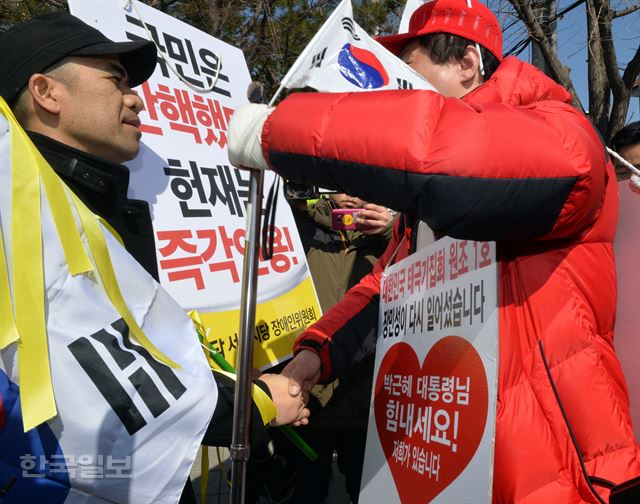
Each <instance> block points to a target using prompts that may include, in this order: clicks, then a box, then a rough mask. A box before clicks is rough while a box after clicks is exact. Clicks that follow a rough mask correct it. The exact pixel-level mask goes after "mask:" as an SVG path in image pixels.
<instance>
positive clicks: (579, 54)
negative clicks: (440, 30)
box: [501, 0, 640, 122]
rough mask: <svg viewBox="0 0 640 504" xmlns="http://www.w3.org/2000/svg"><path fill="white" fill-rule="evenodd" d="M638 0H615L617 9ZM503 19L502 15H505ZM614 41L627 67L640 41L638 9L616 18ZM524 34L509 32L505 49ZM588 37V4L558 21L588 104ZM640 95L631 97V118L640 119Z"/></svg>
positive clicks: (562, 49) (563, 0)
mask: <svg viewBox="0 0 640 504" xmlns="http://www.w3.org/2000/svg"><path fill="white" fill-rule="evenodd" d="M636 2H637V0H633V1H632V0H612V2H611V4H612V6H613V8H614V9H621V8H623V7H624V6H627V5H630V4H632V3H636ZM572 3H573V0H571V1H569V0H559V2H558V9H559V10H562V8H563V7H565V6H567V5H569V4H572ZM501 21H502V19H501ZM613 33H614V41H615V46H616V52H617V58H618V66H619V67H620V68H621V69H624V67H625V66H626V64H627V62H628V61H629V60H630V59H631V58H632V57H633V55H634V53H635V51H636V49H637V48H638V46H639V45H640V12H639V11H636V12H635V13H633V14H629V15H627V16H625V17H622V18H618V19H616V20H614V26H613ZM523 36H524V32H523V30H522V28H517V29H516V28H515V27H514V28H513V29H511V30H508V31H507V32H506V33H505V50H506V49H509V48H510V47H512V46H513V45H514V43H515V42H516V41H517V40H519V39H521V38H522V37H523ZM586 44H587V38H586V14H585V8H584V5H580V6H578V7H576V8H575V9H573V10H572V11H571V12H569V13H567V14H566V15H565V17H564V18H563V19H562V20H560V21H559V23H558V53H559V55H560V58H561V60H562V61H563V63H564V64H566V65H568V66H569V67H570V68H571V78H572V80H573V84H574V86H575V87H576V91H577V93H578V96H579V97H580V100H581V101H582V103H583V105H584V106H585V107H587V106H588V103H589V102H588V94H589V93H588V83H587V49H586ZM520 58H522V59H524V60H527V61H530V58H531V51H530V48H527V49H526V50H525V51H523V52H522V53H521V54H520ZM639 100H640V99H639V98H638V97H634V98H631V103H630V105H629V112H628V114H627V122H631V121H638V120H640V101H639Z"/></svg>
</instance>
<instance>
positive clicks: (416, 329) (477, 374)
mask: <svg viewBox="0 0 640 504" xmlns="http://www.w3.org/2000/svg"><path fill="white" fill-rule="evenodd" d="M497 290H498V286H497V264H496V259H495V243H487V242H473V241H468V240H454V239H451V238H443V239H441V240H438V241H437V242H436V243H434V244H432V245H430V246H428V247H425V248H424V249H422V250H420V251H418V252H416V253H415V254H413V255H411V256H410V257H408V258H406V259H404V260H402V261H400V262H398V263H397V264H394V265H393V266H391V267H390V268H389V269H388V270H387V271H386V272H385V274H384V275H383V278H382V283H381V291H380V312H379V319H378V343H377V347H376V365H375V372H374V389H373V394H372V400H371V414H370V416H369V429H368V435H367V445H366V454H365V464H364V469H363V477H362V488H361V492H360V501H359V502H361V503H363V504H374V503H380V504H382V503H384V504H389V503H392V502H398V503H402V504H423V503H426V502H446V503H457V502H460V503H462V502H491V487H492V477H493V447H494V438H495V410H496V396H497V371H498V368H497V362H498V296H497Z"/></svg>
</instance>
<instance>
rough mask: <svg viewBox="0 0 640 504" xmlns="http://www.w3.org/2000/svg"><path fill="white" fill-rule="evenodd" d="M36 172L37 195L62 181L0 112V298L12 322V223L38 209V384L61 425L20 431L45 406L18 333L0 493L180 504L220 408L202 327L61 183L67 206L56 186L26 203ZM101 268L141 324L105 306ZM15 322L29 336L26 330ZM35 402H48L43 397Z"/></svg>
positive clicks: (7, 357) (15, 258)
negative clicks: (80, 264) (139, 336)
mask: <svg viewBox="0 0 640 504" xmlns="http://www.w3.org/2000/svg"><path fill="white" fill-rule="evenodd" d="M33 169H35V170H38V171H39V173H40V176H41V177H39V176H38V175H37V174H36V175H35V177H32V176H30V177H29V180H31V181H35V182H36V184H39V183H40V182H38V180H39V179H41V180H45V178H46V177H49V178H48V181H49V182H51V180H53V179H52V178H51V177H56V176H55V174H53V172H52V170H51V168H50V167H49V166H48V165H46V162H45V161H44V160H43V159H42V157H41V156H40V154H39V152H38V151H37V150H36V148H35V147H34V146H33V145H32V144H31V142H30V141H29V139H28V137H27V136H26V135H25V133H24V132H23V131H22V130H21V129H20V127H19V126H18V124H17V122H16V121H15V118H13V116H12V115H11V113H10V112H9V110H8V107H6V105H5V104H4V102H3V101H2V100H0V225H1V227H0V238H1V240H0V242H1V243H0V249H1V251H2V252H3V254H2V255H3V256H5V257H6V259H4V258H3V261H2V264H0V292H3V293H4V294H2V295H3V296H4V304H5V306H6V305H7V304H8V305H9V310H11V307H12V305H14V306H18V304H19V302H20V300H19V299H18V296H17V295H16V292H17V291H16V289H15V288H14V289H13V293H9V291H8V290H7V289H6V288H7V281H8V279H11V278H13V279H14V280H16V271H15V270H16V268H18V269H19V268H20V265H19V262H20V260H21V257H20V255H21V254H20V252H21V251H20V249H16V243H17V242H18V240H17V239H16V236H17V235H16V233H12V232H11V230H12V227H15V220H14V219H13V217H14V216H15V215H14V214H15V213H16V209H17V208H25V207H28V206H29V205H30V204H31V203H34V207H35V208H36V209H37V208H39V209H41V219H38V220H41V222H38V223H36V222H33V221H32V222H29V223H28V226H25V227H28V228H29V229H32V230H34V232H35V233H36V234H37V236H39V237H41V238H42V246H41V248H40V247H37V251H36V252H37V253H38V254H40V253H41V254H42V264H41V267H40V268H33V269H39V270H40V271H41V272H42V273H43V275H41V276H40V277H39V278H40V280H41V282H40V284H41V292H42V293H43V294H44V296H43V297H44V299H39V303H35V304H36V305H37V304H39V306H35V305H34V306H33V307H32V312H33V314H34V317H35V316H36V315H37V312H38V311H40V312H42V313H43V314H44V317H43V321H44V325H45V329H46V330H45V336H46V337H45V338H44V339H43V340H42V341H41V343H42V344H41V345H40V347H39V348H37V349H36V354H37V355H36V356H42V357H43V358H44V359H45V362H48V363H50V366H51V371H50V373H49V372H48V370H43V369H41V368H38V369H35V370H34V371H35V372H34V373H33V374H39V375H40V374H41V375H43V380H42V382H39V383H45V384H46V382H47V381H48V383H51V384H52V392H53V398H55V410H53V411H52V414H53V415H54V416H53V417H52V418H51V417H50V419H49V420H47V421H44V422H37V424H38V425H37V426H36V427H27V429H28V430H27V431H26V432H25V431H24V428H23V425H25V423H24V422H23V419H24V418H25V417H26V416H29V415H28V412H29V411H31V410H34V409H36V410H37V409H38V405H39V403H41V402H42V397H41V396H38V397H34V396H33V395H32V396H31V397H29V387H28V385H29V381H30V380H32V379H33V378H34V377H33V376H32V375H31V371H29V373H26V374H25V369H30V368H29V367H28V364H29V361H28V359H27V356H26V355H27V354H25V349H27V348H28V345H29V344H30V341H31V340H33V335H32V334H28V333H25V332H20V334H19V338H20V340H19V341H15V340H13V341H12V338H7V337H5V338H4V339H2V336H4V335H3V334H0V343H2V344H0V347H1V348H0V488H5V487H6V488H7V489H8V492H7V494H6V496H2V495H0V500H1V501H2V502H3V503H4V504H9V503H27V502H29V503H31V502H34V503H35V502H47V503H49V504H58V503H60V504H62V503H65V504H67V503H89V502H91V503H106V502H131V503H136V504H143V503H175V502H177V501H178V499H179V497H180V494H181V492H182V489H183V487H184V484H185V481H186V478H187V476H188V474H189V471H190V468H191V465H192V463H193V460H194V458H195V455H196V452H197V449H198V446H199V444H200V441H201V439H202V436H203V435H204V432H205V430H206V428H207V426H208V424H209V421H210V419H211V416H212V414H213V410H214V408H215V404H216V400H217V388H216V387H215V382H214V380H213V376H212V374H211V371H210V369H209V366H208V364H207V362H206V359H205V356H204V354H203V352H202V350H201V348H200V345H199V342H198V339H197V335H196V332H195V329H194V326H193V324H192V323H191V321H190V319H189V318H188V317H187V316H186V314H185V313H184V310H182V309H181V308H180V307H179V306H178V305H177V304H176V303H175V302H174V301H173V300H172V299H171V298H170V297H169V295H168V294H167V293H166V292H165V291H164V290H163V288H162V287H161V286H160V285H158V283H157V282H155V281H154V280H153V279H152V278H151V277H150V276H149V274H148V273H146V271H144V270H143V269H142V267H141V266H140V265H139V264H138V263H137V262H136V261H135V259H133V257H131V256H130V255H129V254H128V252H127V251H126V250H125V249H124V248H123V247H122V245H120V243H118V241H117V240H116V239H115V238H114V237H113V236H112V235H111V233H109V232H108V231H106V230H105V228H104V227H102V226H101V225H100V224H99V223H98V222H97V221H96V220H95V216H93V215H92V214H90V213H89V212H88V210H87V209H86V207H84V206H83V205H75V206H71V205H70V201H69V200H68V197H69V196H70V193H69V192H68V190H67V189H66V188H64V186H62V184H61V183H60V182H59V180H58V179H57V178H56V179H55V180H58V181H57V182H56V183H57V184H60V185H58V186H57V187H58V188H59V189H61V190H62V192H61V193H60V192H58V193H57V194H58V196H62V198H58V199H56V198H55V194H54V191H52V190H50V189H51V188H52V187H53V186H51V185H49V186H47V185H46V183H47V182H43V184H44V185H43V186H42V189H43V190H42V191H40V197H39V198H37V199H36V200H35V202H33V201H30V199H29V198H25V196H28V194H25V191H24V190H23V189H22V188H21V186H20V184H17V185H16V184H15V183H13V182H15V180H18V179H19V178H20V172H24V171H29V170H33ZM45 172H46V173H45ZM23 182H26V181H24V180H23ZM12 185H13V186H14V187H13V191H12ZM53 188H55V187H53ZM64 205H67V207H66V208H68V209H69V210H70V211H71V212H72V213H68V214H66V215H67V216H68V217H71V219H72V220H71V221H68V223H71V227H72V228H73V227H77V228H78V229H77V232H78V233H79V236H78V238H79V239H78V241H77V242H75V243H76V245H78V246H79V247H82V248H83V249H85V250H86V252H87V254H88V256H90V257H91V263H93V264H94V267H93V268H91V265H90V263H89V271H87V272H85V273H76V274H71V273H70V270H69V269H70V266H69V264H70V263H69V257H71V256H72V255H73V253H74V252H75V253H76V255H75V259H76V260H77V259H78V251H79V250H80V249H79V248H77V247H76V248H75V249H74V244H73V243H71V241H72V240H71V241H70V240H67V241H66V243H64V242H65V240H63V239H62V238H61V236H62V235H65V236H66V238H71V237H72V233H73V232H76V229H71V230H70V229H69V226H67V227H66V228H65V231H63V232H62V235H61V229H60V228H59V227H58V224H59V222H58V221H57V220H56V219H57V218H64V214H65V211H64V208H62V207H64ZM73 208H75V209H76V210H73ZM61 210H63V211H61ZM56 212H57V213H56ZM56 216H57V217H56ZM83 218H85V219H86V218H90V219H93V223H92V225H91V226H89V227H85V224H86V223H87V222H88V221H86V220H82V219H83ZM78 219H80V220H78ZM74 221H75V222H76V226H73V222H74ZM80 222H82V226H81V225H80ZM70 231H71V232H70ZM96 238H97V239H98V241H99V242H100V243H101V244H102V245H104V246H102V245H101V247H99V248H97V249H96V248H91V249H90V250H89V249H88V246H87V245H86V244H87V243H91V240H92V239H96ZM2 243H4V245H6V247H4V246H2ZM89 246H91V245H89ZM31 248H36V247H31ZM70 251H71V252H70ZM106 251H108V253H106ZM23 252H27V250H23ZM80 255H81V254H80ZM98 255H102V258H103V259H105V260H106V259H107V258H108V262H109V265H110V267H109V269H112V271H113V273H114V275H115V281H116V282H117V284H118V292H119V293H121V297H122V298H123V299H124V301H125V302H126V305H127V306H128V310H129V311H128V312H127V313H128V314H130V315H131V316H132V318H129V323H127V322H126V321H125V318H126V317H125V318H123V315H121V313H120V312H119V310H118V309H116V308H115V306H114V305H113V303H112V301H111V299H110V298H109V294H108V288H107V287H106V285H107V280H106V277H105V278H103V276H102V275H103V274H102V273H100V269H99V268H98V267H97V266H95V265H96V264H97V262H98V259H97V256H98ZM5 266H6V269H5ZM36 283H37V282H34V284H33V285H32V286H31V287H32V288H34V290H35V287H37V285H36ZM13 286H14V287H16V286H17V281H14V282H13ZM111 286H113V284H111ZM11 296H12V297H13V301H12V300H11ZM16 314H17V315H19V313H18V311H16ZM127 317H128V315H127ZM16 322H17V325H18V326H19V328H20V322H21V320H20V317H18V316H16ZM134 324H135V327H137V326H139V327H141V328H142V330H143V331H144V335H146V337H147V338H148V340H149V341H150V342H151V345H153V347H152V346H151V345H147V347H149V348H155V349H158V350H159V352H161V353H162V354H163V355H165V356H168V357H169V358H170V359H171V360H172V361H173V362H175V363H177V364H178V365H179V366H180V367H179V368H175V367H171V366H169V365H167V364H164V363H162V362H160V361H159V360H157V359H155V358H154V357H153V356H152V355H151V353H150V352H149V351H148V350H147V347H145V346H143V345H141V344H138V342H137V340H136V338H135V337H134V334H133V333H134V332H135V331H134ZM31 369H33V368H31ZM39 390H42V393H43V394H44V395H45V396H46V395H47V388H46V387H44V388H41V389H39ZM36 413H37V415H36V417H37V418H42V416H38V415H40V413H39V412H38V411H36ZM33 423H35V422H33ZM9 487H10V488H9Z"/></svg>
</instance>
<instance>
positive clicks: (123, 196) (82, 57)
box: [0, 12, 158, 280]
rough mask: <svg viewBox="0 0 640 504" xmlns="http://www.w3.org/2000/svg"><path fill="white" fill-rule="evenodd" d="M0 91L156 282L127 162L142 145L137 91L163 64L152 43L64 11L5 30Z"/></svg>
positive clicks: (0, 39) (144, 212)
mask: <svg viewBox="0 0 640 504" xmlns="http://www.w3.org/2000/svg"><path fill="white" fill-rule="evenodd" d="M0 54H2V55H3V56H2V60H1V61H0V95H1V96H2V97H3V98H4V99H5V101H6V102H7V103H8V104H9V105H10V106H11V108H12V109H13V111H14V113H15V115H16V118H17V119H18V121H19V122H20V124H21V125H22V127H23V128H25V129H26V130H27V131H28V133H29V136H30V137H31V140H32V141H33V142H34V143H35V144H36V146H37V147H38V149H39V150H40V152H41V153H42V154H43V156H44V157H45V159H46V160H47V161H48V162H49V163H50V164H51V166H52V167H53V168H54V170H55V171H56V172H57V173H58V175H60V177H62V179H63V180H64V181H65V183H66V184H67V185H68V186H69V187H70V188H71V189H72V190H73V191H74V192H75V193H76V194H77V195H78V196H79V197H80V199H82V201H83V202H84V203H85V204H86V205H87V206H88V207H89V208H90V209H91V210H92V211H94V212H95V213H97V214H98V215H100V216H102V217H103V218H105V219H106V220H107V222H109V224H110V225H111V226H112V227H113V228H114V229H115V230H116V231H117V232H118V234H119V235H120V236H121V237H122V239H123V241H124V244H125V247H126V248H127V250H128V251H129V252H130V253H131V254H132V255H133V256H134V257H135V258H136V260H137V261H138V262H139V263H140V264H141V265H142V266H143V267H144V268H145V269H146V270H147V271H148V272H149V274H151V275H152V276H153V277H154V278H155V279H156V280H157V279H158V269H157V264H156V256H155V245H154V238H153V229H152V227H151V217H150V212H149V208H148V205H147V203H146V202H145V201H140V200H130V199H127V188H128V184H129V171H128V170H127V168H125V167H124V166H122V165H121V164H120V163H123V162H125V161H129V160H131V159H133V158H134V157H135V156H136V155H137V153H138V150H139V148H140V137H141V132H140V119H139V118H138V113H139V112H140V111H141V110H142V109H143V103H142V100H141V99H140V97H138V95H137V94H136V93H135V92H134V91H132V89H131V88H132V87H135V86H137V85H139V84H142V83H143V82H144V81H146V80H147V79H148V78H149V77H150V76H151V74H152V73H153V70H154V68H155V65H156V48H155V45H154V44H153V43H152V42H149V41H134V42H113V41H111V40H109V39H108V38H107V37H105V36H104V35H103V34H102V33H100V32H99V31H98V30H96V29H94V28H92V27H90V26H88V25H87V24H85V23H83V22H82V21H80V20H79V19H78V18H76V17H74V16H71V15H69V14H66V13H62V12H59V13H55V14H50V15H47V16H42V17H39V18H34V19H32V20H31V21H28V22H26V23H23V24H20V25H17V26H15V27H14V28H12V29H10V30H8V31H6V32H4V33H2V34H0Z"/></svg>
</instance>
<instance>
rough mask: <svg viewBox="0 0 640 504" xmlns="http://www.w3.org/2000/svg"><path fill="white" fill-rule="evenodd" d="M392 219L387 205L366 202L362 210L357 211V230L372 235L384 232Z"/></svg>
mask: <svg viewBox="0 0 640 504" xmlns="http://www.w3.org/2000/svg"><path fill="white" fill-rule="evenodd" d="M392 220H393V215H392V214H391V212H390V211H389V209H388V208H387V207H383V206H380V205H375V204H374V203H367V204H366V205H364V210H361V211H360V212H358V231H360V232H361V233H363V234H367V235H373V234H380V233H384V231H385V230H386V229H387V226H388V225H389V223H391V221H392Z"/></svg>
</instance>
